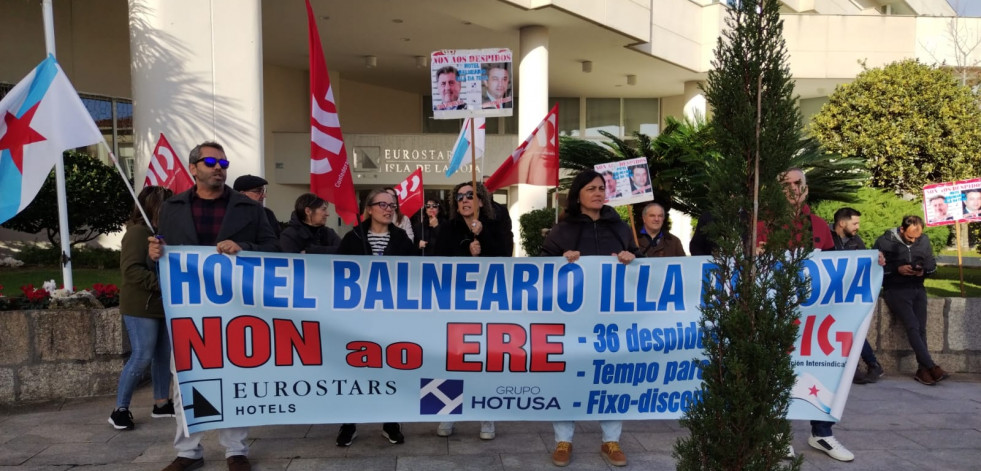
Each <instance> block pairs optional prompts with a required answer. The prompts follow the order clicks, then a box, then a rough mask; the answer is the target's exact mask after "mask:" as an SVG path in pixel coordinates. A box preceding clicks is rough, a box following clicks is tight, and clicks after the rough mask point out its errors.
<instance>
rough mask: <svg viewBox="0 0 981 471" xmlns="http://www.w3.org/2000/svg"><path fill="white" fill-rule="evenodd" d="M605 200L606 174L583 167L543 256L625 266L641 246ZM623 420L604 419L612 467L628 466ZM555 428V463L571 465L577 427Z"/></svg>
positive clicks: (563, 425)
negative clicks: (606, 260)
mask: <svg viewBox="0 0 981 471" xmlns="http://www.w3.org/2000/svg"><path fill="white" fill-rule="evenodd" d="M605 200H606V184H605V182H604V180H603V176H602V175H600V174H599V173H597V172H595V171H593V170H584V171H583V172H581V173H580V174H579V175H576V178H575V179H573V180H572V185H571V186H570V187H569V197H568V202H567V206H566V210H565V213H566V218H565V220H564V221H562V222H560V223H558V224H557V225H556V226H555V227H554V228H552V230H551V231H549V233H548V236H547V237H546V238H545V243H544V245H543V246H542V255H544V256H550V257H559V256H561V257H565V259H566V260H567V261H568V262H569V263H575V262H576V261H577V260H579V257H581V256H585V255H599V256H605V257H609V256H611V255H612V256H613V257H616V259H617V261H619V262H620V263H623V264H624V265H626V264H629V263H630V262H632V261H633V260H634V258H635V257H636V256H637V253H638V252H639V251H640V249H639V248H638V247H637V245H636V244H635V243H634V238H633V236H632V235H631V234H630V226H628V225H627V224H626V223H624V222H623V221H622V220H621V219H620V215H619V214H617V212H616V210H614V209H613V208H611V207H610V206H606V205H605V204H603V202H604V201H605ZM622 425H623V422H621V421H619V420H601V421H600V427H601V428H602V430H603V444H602V446H601V447H600V455H602V456H603V459H604V460H606V462H607V463H609V464H611V465H613V466H626V465H627V457H626V456H625V455H624V454H623V451H622V450H621V449H620V431H621V428H622ZM552 428H553V429H554V430H555V442H556V445H555V452H553V453H552V463H553V464H555V465H556V466H568V465H569V463H570V462H571V461H572V435H573V433H574V432H575V429H576V423H575V422H573V421H561V422H552Z"/></svg>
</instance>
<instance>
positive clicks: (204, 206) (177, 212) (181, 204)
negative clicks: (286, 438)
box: [149, 141, 279, 471]
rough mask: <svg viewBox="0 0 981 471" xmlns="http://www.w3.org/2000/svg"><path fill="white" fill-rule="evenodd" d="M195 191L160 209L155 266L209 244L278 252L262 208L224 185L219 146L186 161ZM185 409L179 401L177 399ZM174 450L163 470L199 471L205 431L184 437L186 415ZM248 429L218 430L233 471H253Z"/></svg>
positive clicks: (201, 149)
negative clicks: (175, 249)
mask: <svg viewBox="0 0 981 471" xmlns="http://www.w3.org/2000/svg"><path fill="white" fill-rule="evenodd" d="M188 161H189V163H190V167H191V176H192V177H193V178H194V187H192V188H191V189H189V190H187V191H185V192H183V193H180V194H177V195H174V196H173V197H171V198H170V199H169V200H167V201H166V202H164V204H163V207H162V208H161V209H160V222H159V228H158V229H157V236H156V237H151V238H150V239H149V241H150V247H149V256H150V259H151V260H153V261H154V262H155V261H157V260H159V259H160V257H161V256H162V255H163V245H164V244H165V243H166V244H169V245H209V246H215V247H216V249H217V250H218V253H223V254H228V255H235V254H237V253H239V252H240V251H242V250H251V251H257V252H279V239H277V238H276V234H275V233H274V232H273V229H272V226H270V224H269V220H268V219H267V218H266V213H265V211H263V207H262V206H261V205H260V204H259V203H257V202H255V201H253V200H252V199H250V198H248V197H247V196H245V195H243V194H241V193H239V192H237V191H235V190H233V189H231V188H230V187H229V186H228V185H226V184H225V177H226V173H225V170H226V169H227V168H228V159H227V158H226V157H225V150H224V149H223V148H222V147H221V145H219V144H218V143H216V142H210V141H209V142H204V143H201V144H199V145H198V146H196V147H195V148H194V149H192V150H191V155H190V157H189V159H188ZM174 399H175V402H176V404H175V405H174V407H175V408H177V409H178V410H180V409H181V407H182V405H181V401H180V396H179V395H178V396H177V397H175V398H174ZM176 422H177V434H176V437H175V438H174V448H176V449H177V459H175V460H174V461H173V462H172V463H170V465H169V466H167V467H166V468H164V471H185V470H192V469H198V468H200V467H201V466H202V465H203V464H204V458H203V456H204V454H203V452H204V449H203V447H202V446H201V438H202V436H203V434H202V433H201V432H198V433H192V434H190V436H185V435H184V416H183V414H177V421H176ZM248 434H249V429H248V428H245V427H235V428H223V429H219V430H218V441H219V443H221V444H222V445H223V446H224V447H225V458H226V461H227V463H228V470H229V471H250V470H251V469H252V467H251V465H250V464H249V459H248V458H247V455H248V453H249V447H248V445H246V439H247V438H248Z"/></svg>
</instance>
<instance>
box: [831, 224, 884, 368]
mask: <svg viewBox="0 0 981 471" xmlns="http://www.w3.org/2000/svg"><path fill="white" fill-rule="evenodd" d="M861 217H862V213H860V212H858V210H856V209H854V208H848V207H845V208H841V209H839V210H838V211H835V217H834V220H835V222H834V228H833V230H832V231H831V239H832V240H833V241H834V243H835V250H865V241H864V240H862V236H860V235H858V228H859V225H860V224H861ZM862 361H864V362H865V365H866V366H867V367H868V368H867V369H868V372H863V371H862V370H861V369H859V368H856V369H855V376H854V377H853V378H852V382H853V383H855V384H868V383H874V382H876V381H878V380H879V377H880V376H882V372H883V371H882V365H880V364H879V360H878V359H877V358H876V357H875V352H874V351H872V345H869V341H868V339H865V342H864V344H863V345H862Z"/></svg>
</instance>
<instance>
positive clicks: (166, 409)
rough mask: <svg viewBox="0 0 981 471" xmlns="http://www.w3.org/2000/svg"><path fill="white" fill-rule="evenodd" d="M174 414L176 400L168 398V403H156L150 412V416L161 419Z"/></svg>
mask: <svg viewBox="0 0 981 471" xmlns="http://www.w3.org/2000/svg"><path fill="white" fill-rule="evenodd" d="M174 415H175V414H174V401H171V400H169V399H168V400H167V403H166V404H164V405H162V406H158V405H156V404H154V405H153V412H152V413H151V414H150V417H153V418H154V419H159V418H161V417H173V416H174Z"/></svg>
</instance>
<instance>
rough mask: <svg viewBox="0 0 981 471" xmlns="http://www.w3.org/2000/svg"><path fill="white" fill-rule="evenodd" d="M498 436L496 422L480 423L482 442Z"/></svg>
mask: <svg viewBox="0 0 981 471" xmlns="http://www.w3.org/2000/svg"><path fill="white" fill-rule="evenodd" d="M495 436H496V434H495V433H494V422H481V423H480V439H481V440H493V439H494V437H495Z"/></svg>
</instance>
